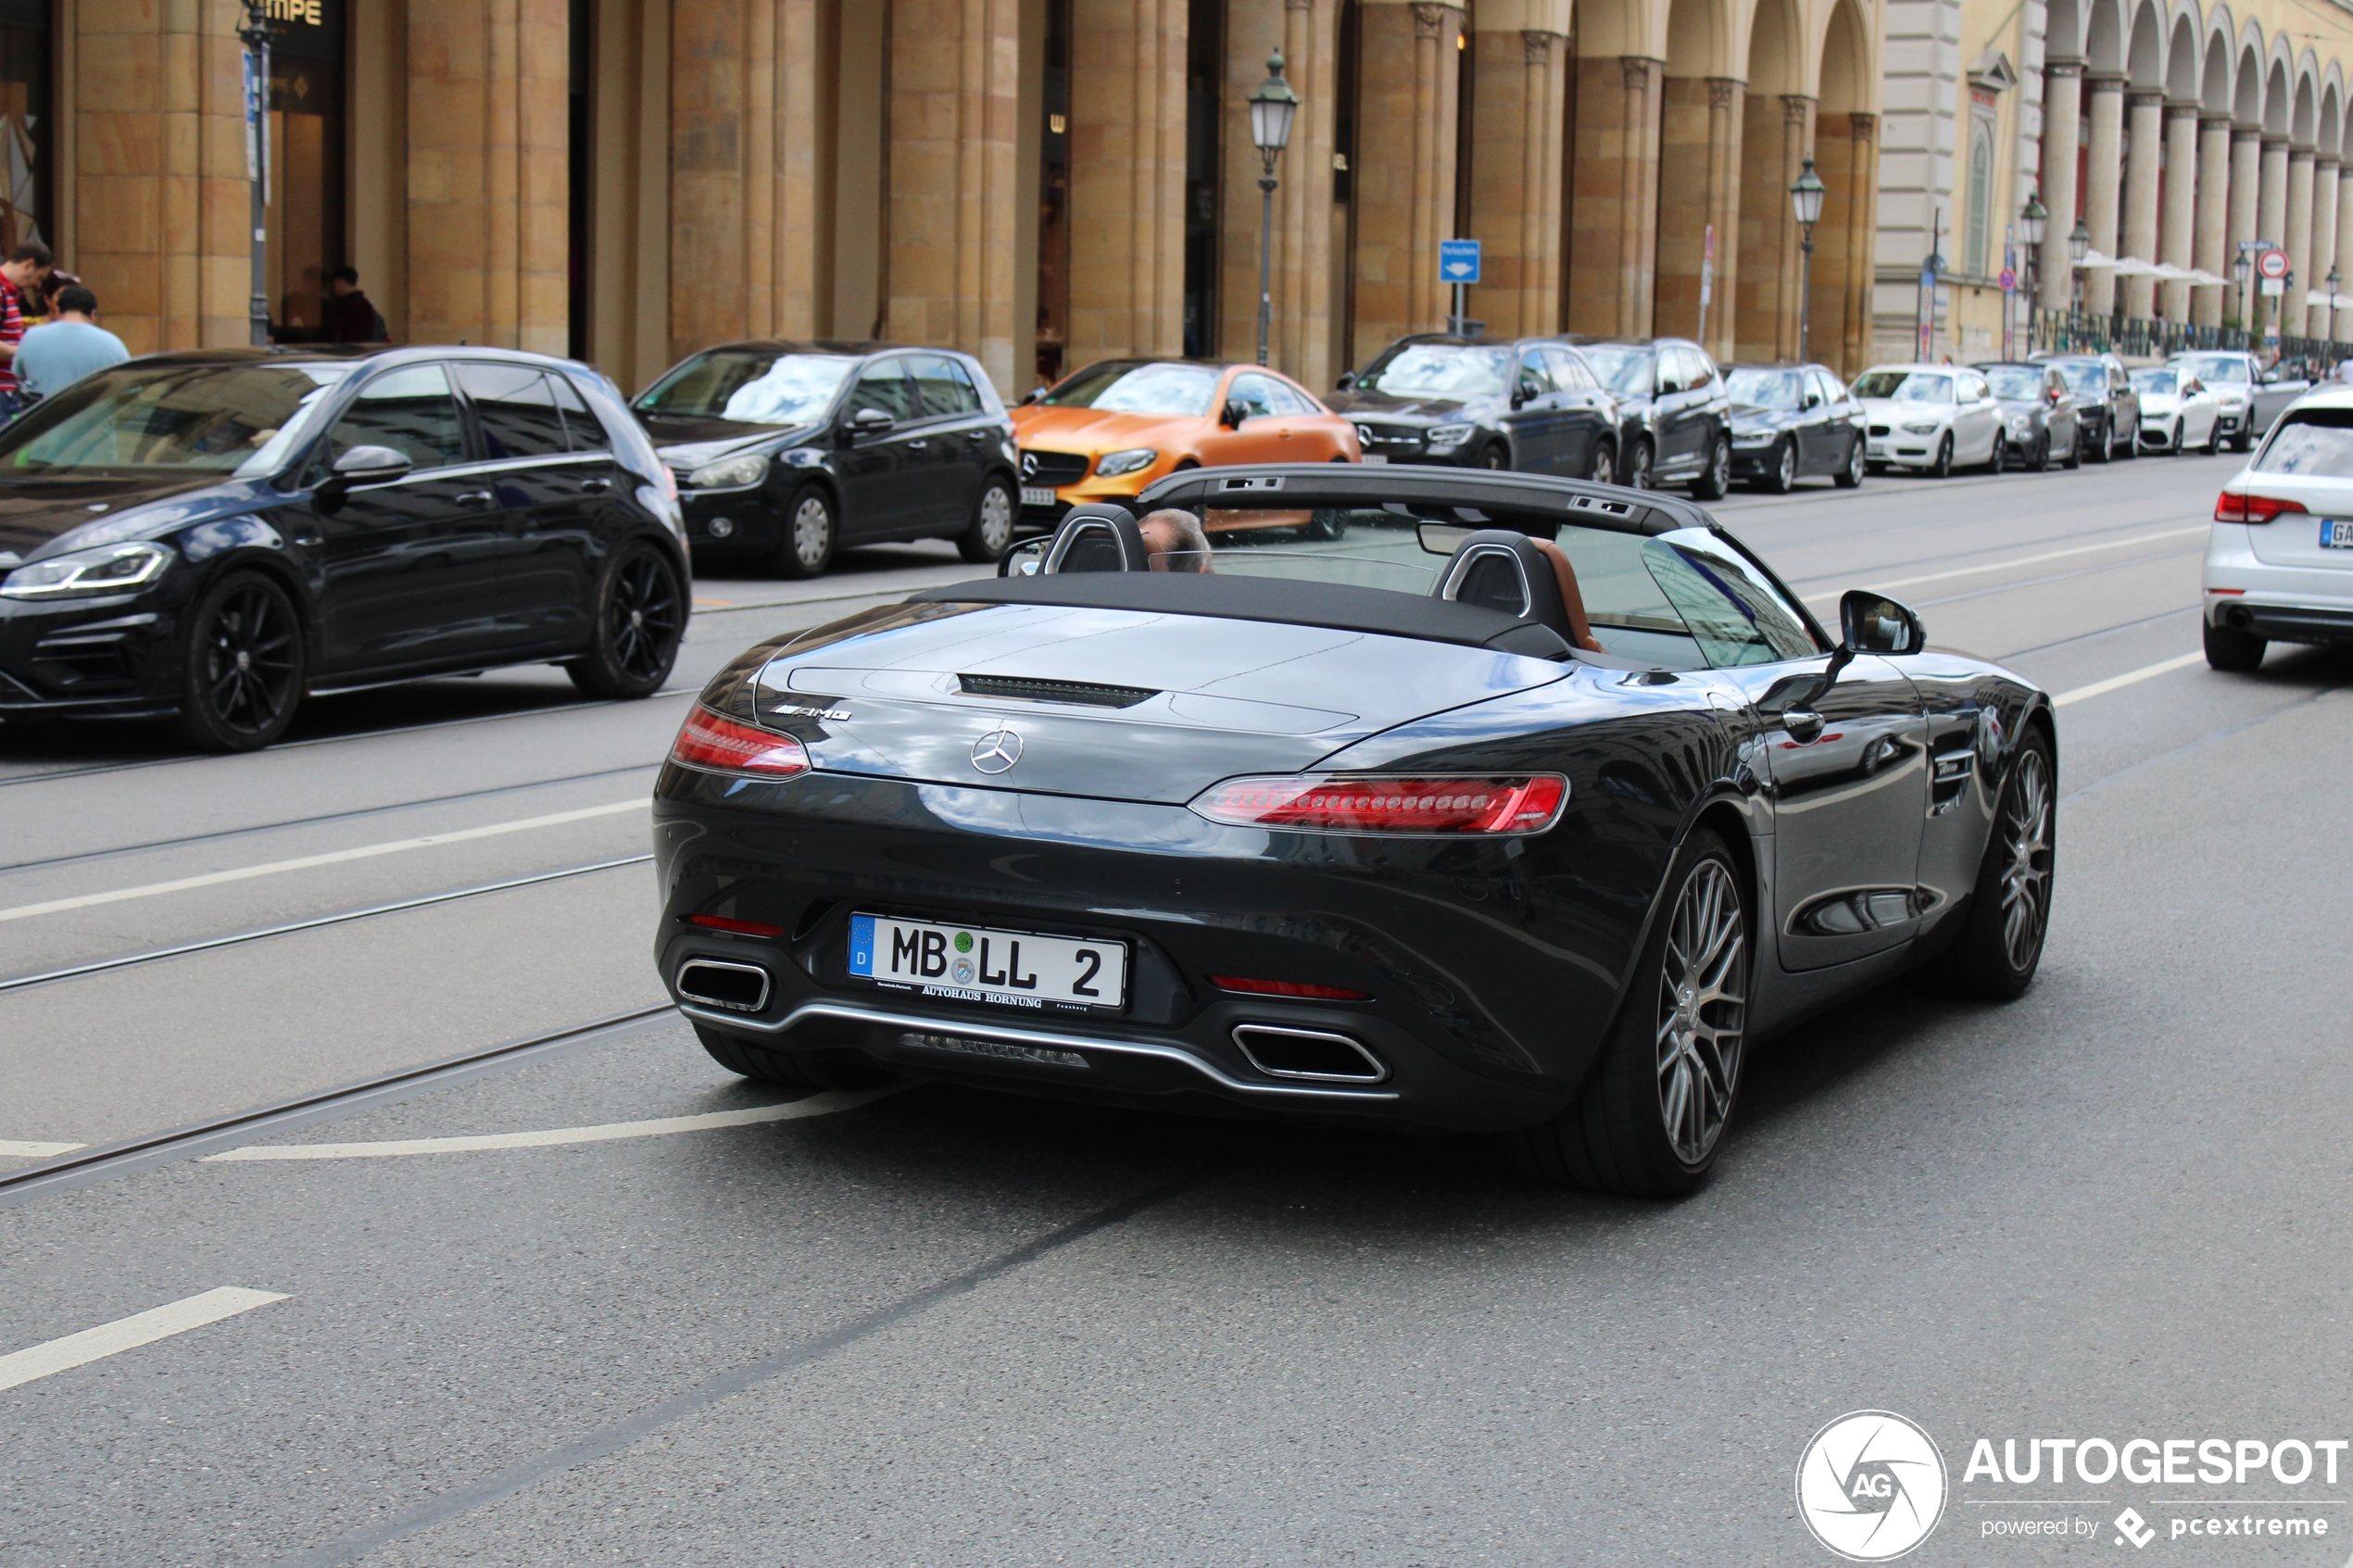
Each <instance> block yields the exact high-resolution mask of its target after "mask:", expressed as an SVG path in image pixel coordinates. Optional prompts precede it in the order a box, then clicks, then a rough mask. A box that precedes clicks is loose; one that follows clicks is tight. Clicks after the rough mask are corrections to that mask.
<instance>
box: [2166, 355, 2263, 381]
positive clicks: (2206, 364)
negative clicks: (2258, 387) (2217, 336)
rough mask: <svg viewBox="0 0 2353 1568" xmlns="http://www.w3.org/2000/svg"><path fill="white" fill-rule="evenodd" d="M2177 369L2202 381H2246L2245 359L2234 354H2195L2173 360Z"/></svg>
mask: <svg viewBox="0 0 2353 1568" xmlns="http://www.w3.org/2000/svg"><path fill="white" fill-rule="evenodd" d="M2173 364H2174V368H2175V369H2177V370H2187V371H2188V372H2189V373H2190V374H2192V375H2194V376H2196V378H2197V379H2198V380H2200V381H2202V382H2208V383H2213V382H2218V381H2234V382H2237V383H2240V384H2241V385H2242V386H2243V385H2245V384H2246V380H2247V374H2246V360H2244V359H2242V358H2239V357H2238V356H2237V355H2235V354H2197V355H2191V356H2188V357H2186V358H2180V359H2176V360H2174V361H2173Z"/></svg>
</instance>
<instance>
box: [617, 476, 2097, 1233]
mask: <svg viewBox="0 0 2353 1568" xmlns="http://www.w3.org/2000/svg"><path fill="white" fill-rule="evenodd" d="M1139 505H1140V506H1142V507H1145V508H1176V509H1179V510H1183V511H1187V512H1189V513H1192V514H1193V515H1194V516H1195V517H1196V518H1197V519H1198V520H1199V521H1201V523H1202V531H1203V533H1204V534H1205V536H1206V539H1207V541H1208V542H1209V543H1210V544H1211V546H1213V547H1212V548H1211V549H1210V550H1209V551H1207V552H1205V553H1203V554H1198V555H1193V556H1189V557H1187V556H1180V555H1167V556H1159V557H1154V556H1152V555H1150V554H1148V553H1147V547H1146V545H1145V542H1144V539H1143V537H1142V535H1141V533H1139V529H1138V527H1137V524H1136V521H1134V520H1133V518H1131V516H1130V514H1129V513H1128V512H1127V511H1126V510H1124V509H1122V508H1119V507H1117V506H1113V505H1110V504H1102V503H1098V504H1092V505H1088V506H1082V507H1079V508H1075V509H1074V510H1073V511H1072V512H1071V514H1070V515H1069V516H1068V517H1066V518H1065V519H1064V520H1063V522H1062V524H1061V525H1060V527H1059V528H1058V529H1057V530H1056V531H1055V533H1053V534H1052V535H1051V538H1048V539H1041V540H1037V541H1033V542H1031V543H1030V544H1027V545H1025V546H1022V547H1021V548H1019V549H1017V550H1015V551H1014V552H1013V554H1012V555H1011V556H1010V557H1008V558H1007V559H1006V562H1005V563H1004V575H1002V576H1001V577H1000V578H999V579H998V580H996V581H993V582H991V581H982V582H975V583H959V584H956V585H954V586H951V587H946V588H937V589H932V590H929V591H926V592H925V593H921V594H917V595H915V596H913V597H912V598H911V599H909V600H908V601H906V602H905V603H903V604H900V605H895V606H889V607H885V608H878V609H875V610H870V611H868V612H866V613H863V614H861V615H856V616H852V617H850V618H849V619H847V620H844V621H836V622H834V623H833V624H831V625H829V626H824V627H822V628H819V629H817V630H814V631H808V632H800V633H792V634H790V635H786V636H779V637H777V638H774V639H773V640H771V641H769V642H765V643H762V644H760V645H759V646H755V647H753V648H751V649H749V651H748V652H746V653H745V654H744V655H743V656H742V657H741V658H739V659H736V661H735V663H734V664H733V665H731V666H730V667H729V668H728V669H727V670H726V671H724V672H723V673H722V674H721V675H720V676H718V677H717V678H716V679H715V680H713V681H712V682H711V684H710V685H709V686H708V687H707V688H706V689H705V690H704V692H703V694H702V698H701V701H700V703H699V705H698V707H697V708H696V709H695V710H694V711H693V713H692V714H691V716H690V717H689V718H688V719H687V721H686V724H685V726H684V727H683V728H682V729H681V731H680V733H679V735H678V739H677V743H676V746H675V747H674V748H673V752H672V754H671V758H670V760H669V763H668V765H667V766H666V767H665V768H664V769H663V771H662V773H661V779H660V781H659V783H658V784H657V786H656V791H655V800H654V840H655V847H656V854H657V859H658V862H659V865H660V868H661V887H662V897H663V910H662V916H661V926H660V931H659V934H658V935H657V937H656V941H655V954H656V959H657V961H658V963H659V964H660V966H661V974H662V977H663V979H664V980H665V981H666V982H667V983H668V985H670V987H671V990H672V992H673V995H674V996H675V997H677V999H678V1002H679V1004H680V1007H681V1010H683V1011H684V1012H685V1013H686V1016H687V1017H689V1018H690V1019H692V1020H693V1021H694V1023H695V1025H696V1028H697V1030H698V1034H699V1035H701V1038H702V1041H703V1044H704V1045H705V1047H707V1048H708V1049H709V1050H710V1051H711V1055H712V1056H713V1057H715V1058H716V1059H717V1060H719V1061H721V1062H723V1063H724V1064H725V1065H726V1066H728V1067H729V1068H731V1069H733V1070H734V1071H736V1072H738V1073H745V1074H747V1075H749V1076H751V1077H755V1078H761V1079H764V1080H768V1081H770V1082H774V1083H779V1084H786V1085H800V1086H804V1087H806V1086H835V1087H849V1086H853V1085H858V1084H861V1083H871V1082H875V1081H877V1080H878V1079H879V1077H880V1076H881V1075H882V1074H884V1073H904V1074H910V1075H914V1076H918V1077H924V1078H937V1079H953V1080H961V1081H964V1082H968V1083H973V1084H982V1085H991V1086H995V1087H999V1088H1013V1089H1022V1090H1029V1091H1034V1092H1038V1093H1044V1094H1053V1095H1062V1096H1072V1097H1081V1098H1098V1099H1101V1100H1107V1101H1114V1102H1121V1103H1126V1104H1147V1105H1149V1104H1159V1105H1164V1106H1170V1107H1176V1106H1184V1105H1190V1106H1195V1107H1199V1106H1204V1105H1208V1106H1216V1107H1221V1108H1224V1109H1226V1110H1259V1111H1263V1112H1271V1113H1277V1114H1287V1115H1297V1116H1313V1117H1320V1118H1327V1119H1353V1120H1355V1121H1359V1122H1366V1123H1387V1124H1391V1125H1406V1126H1414V1127H1420V1128H1425V1129H1452V1130H1474V1131H1485V1132H1492V1133H1498V1134H1502V1135H1504V1136H1505V1138H1506V1139H1507V1141H1508V1145H1509V1147H1510V1148H1511V1149H1512V1150H1513V1152H1514V1155H1515V1158H1516V1161H1517V1162H1518V1164H1519V1165H1520V1166H1521V1168H1522V1169H1523V1170H1525V1171H1527V1172H1528V1173H1530V1174H1532V1175H1535V1176H1537V1177H1540V1178H1542V1179H1548V1180H1553V1181H1558V1182H1563V1183H1571V1184H1576V1185H1585V1186H1591V1187H1597V1188H1602V1189H1605V1190H1612V1191H1617V1192H1625V1193H1636V1194H1653V1195H1666V1194H1672V1193H1678V1192H1682V1191H1687V1190H1689V1189H1691V1188H1692V1187H1693V1186H1695V1185H1698V1184H1699V1183H1700V1182H1701V1181H1702V1180H1703V1179H1704V1178H1705V1175H1706V1173H1707V1171H1708V1169H1709V1167H1710V1165H1711V1163H1712V1162H1713V1161H1714V1160H1715V1158H1716V1155H1717V1152H1718V1148H1720V1147H1721V1140H1722V1136H1723V1133H1724V1128H1725V1126H1726V1123H1727V1122H1728V1120H1729V1119H1730V1116H1731V1115H1732V1113H1733V1110H1734V1107H1735V1105H1736V1103H1737V1101H1738V1098H1739V1093H1740V1086H1741V1076H1742V1068H1743V1062H1744V1061H1745V1060H1746V1056H1747V1052H1748V1049H1749V1047H1750V1046H1751V1045H1752V1044H1754V1042H1755V1041H1756V1040H1757V1039H1758V1038H1759V1037H1760V1036H1762V1035H1767V1034H1768V1033H1770V1032H1773V1031H1775V1030H1779V1029H1783V1028H1786V1027H1787V1026H1788V1025H1789V1024H1790V1023H1791V1022H1793V1021H1794V1020H1796V1019H1798V1018H1800V1017H1801V1016H1803V1015H1805V1014H1806V1013H1807V1012H1809V1011H1812V1010H1817V1009H1819V1008H1821V1007H1823V1006H1825V1005H1827V1004H1829V1003H1831V1002H1832V1001H1835V1000H1837V999H1839V998H1842V997H1849V996H1852V995H1854V994H1855V993H1856V992H1857V991H1858V990H1861V989H1863V988H1865V987H1868V986H1869V985H1874V984H1876V983H1878V982H1880V981H1881V980H1883V979H1885V978H1887V977H1888V976H1890V975H1893V974H1894V973H1896V972H1899V971H1902V970H1906V969H1908V968H1912V967H1914V966H1916V965H1921V964H1932V965H1933V966H1934V967H1935V968H1936V969H1937V970H1938V971H1939V972H1940V973H1941V975H1942V977H1943V978H1944V980H1945V981H1946V982H1947V983H1948V984H1950V985H1954V986H1956V987H1957V988H1960V989H1964V990H1967V991H1970V992H1974V993H1976V994H1980V995H1987V996H1994V997H2012V996H2016V995H2018V994H2019V993H2020V992H2022V991H2023V990H2024V989H2025V988H2026V987H2027V985H2029V984H2030V983H2031V982H2032V978H2033V975H2034V972H2035V967H2036V965H2037V963H2038V961H2039V960H2040V958H2041V954H2042V947H2043V940H2044V933H2045V922H2046V916H2047V911H2048V909H2049V897H2050V878H2051V872H2052V855H2053V847H2054V839H2053V832H2052V827H2053V824H2052V807H2053V801H2054V799H2055V797H2056V784H2057V733H2056V729H2055V725H2054V721H2053V716H2052V711H2051V708H2050V703H2049V700H2048V698H2047V697H2046V696H2045V694H2044V693H2043V692H2041V691H2040V690H2038V689H2037V688H2036V687H2034V686H2033V685H2032V684H2029V683H2027V682H2025V681H2023V680H2020V679H2019V678H2018V677H2016V676H2014V675H2011V674H2009V673H2007V672H2006V671H2002V670H2000V669H1998V668H1996V667H1994V666H1993V665H1990V664H1986V663H1984V662H1982V661H1980V660H1977V659H1968V658H1964V657H1961V656H1959V655H1956V654H1950V653H1943V652H1935V651H1931V650H1929V649H1928V648H1927V647H1926V646H1924V643H1923V641H1922V635H1921V629H1920V623H1919V618H1918V617H1917V616H1915V615H1914V614H1913V613H1912V612H1911V611H1909V610H1908V609H1906V608H1904V607H1903V606H1901V605H1899V604H1897V603H1895V602H1894V601H1893V600H1890V599H1887V598H1885V597H1883V596H1879V595H1876V594H1869V593H1861V592H1856V593H1850V594H1848V595H1847V596H1845V599H1844V602H1843V606H1842V615H1841V630H1842V634H1841V636H1840V637H1838V638H1836V639H1833V638H1832V637H1831V636H1830V635H1828V634H1827V633H1824V631H1823V630H1822V629H1821V628H1820V627H1818V625H1817V624H1816V623H1815V621H1814V620H1813V618H1812V617H1811V616H1810V615H1809V614H1808V613H1807V612H1806V608H1805V605H1804V602H1803V601H1802V600H1800V599H1798V598H1797V597H1795V596H1793V595H1792V594H1790V593H1789V591H1788V590H1787V589H1786V588H1784V587H1783V586H1782V585H1781V583H1780V582H1778V581H1777V580H1776V579H1775V578H1774V576H1773V574H1772V573H1771V572H1770V571H1768V570H1767V569H1766V568H1765V567H1764V565H1763V564H1762V563H1761V562H1760V561H1759V560H1758V559H1757V558H1755V556H1754V555H1753V554H1751V553H1750V552H1749V551H1748V550H1747V549H1745V548H1744V547H1743V546H1742V545H1741V544H1740V542H1739V541H1738V540H1736V539H1734V538H1733V537H1732V536H1731V535H1730V533H1727V532H1726V531H1725V530H1723V529H1722V528H1720V527H1718V525H1717V524H1716V523H1715V521H1713V520H1712V519H1711V518H1710V517H1709V516H1708V515H1707V513H1706V512H1705V510H1704V509H1702V508H1699V507H1696V506H1694V505H1692V504H1690V503H1688V502H1685V501H1682V500H1680V499H1679V498H1671V497H1667V496H1665V495H1659V494H1657V493H1655V492H1638V491H1632V490H1626V489H1620V488H1617V487H1613V486H1607V485H1596V484H1590V483H1580V482H1576V481H1568V480H1558V479H1552V478H1547V477H1541V476H1536V475H1529V474H1518V473H1483V472H1475V471H1458V470H1441V469H1415V470H1401V469H1397V468H1393V467H1392V468H1388V469H1374V470H1366V469H1363V468H1359V467H1356V466H1354V465H1333V466H1323V465H1312V466H1311V465H1295V466H1284V467H1265V468H1250V469H1232V468H1227V469H1204V470H1188V471H1185V472H1182V473H1178V474H1175V475H1172V476H1170V477H1168V478H1166V479H1164V480H1163V481H1161V482H1160V483H1156V484H1154V485H1153V486H1151V489H1149V490H1148V491H1146V492H1145V493H1144V494H1143V495H1142V496H1141V497H1139ZM1277 505H1278V506H1280V507H1283V508H1293V509H1297V510H1299V511H1301V512H1302V513H1304V514H1306V515H1307V518H1308V521H1305V522H1303V523H1302V525H1301V526H1299V527H1298V528H1296V529H1294V530H1290V531H1288V532H1286V531H1280V530H1272V529H1254V530H1250V531H1243V532H1221V531H1219V530H1218V528H1217V523H1218V521H1219V514H1220V513H1221V512H1223V511H1226V510H1227V509H1231V508H1239V509H1245V510H1264V509H1265V508H1269V507H1270V506H1277Z"/></svg>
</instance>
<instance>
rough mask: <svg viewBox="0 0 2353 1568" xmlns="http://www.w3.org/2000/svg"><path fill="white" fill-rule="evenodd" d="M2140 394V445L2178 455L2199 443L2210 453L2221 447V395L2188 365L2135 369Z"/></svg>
mask: <svg viewBox="0 0 2353 1568" xmlns="http://www.w3.org/2000/svg"><path fill="white" fill-rule="evenodd" d="M2132 379H2133V389H2134V390H2135V391H2137V392H2138V393H2140V395H2141V445H2144V446H2145V447H2147V448H2149V450H2151V451H2153V452H2171V454H2173V456H2175V457H2177V458H2178V457H2180V456H2181V455H2182V454H2183V453H2184V452H2186V451H2188V450H2189V449H2190V448H2191V447H2193V446H2196V447H2197V448H2199V449H2200V450H2201V451H2204V452H2205V453H2207V454H2208V456H2211V455H2212V454H2214V453H2216V452H2220V451H2221V449H2222V398H2221V394H2219V393H2217V392H2216V391H2215V390H2214V389H2213V388H2212V387H2210V386H2208V385H2207V384H2206V383H2204V382H2202V381H2200V380H2198V379H2197V376H2196V373H2195V372H2193V371H2191V370H2188V369H2187V368H2186V367H2176V366H2172V365H2166V366H2161V367H2152V368H2150V369H2147V370H2134V371H2133V372H2132Z"/></svg>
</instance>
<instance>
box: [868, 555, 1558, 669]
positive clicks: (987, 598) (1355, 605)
mask: <svg viewBox="0 0 2353 1568" xmlns="http://www.w3.org/2000/svg"><path fill="white" fill-rule="evenodd" d="M907 602H908V603H910V604H1013V605H1064V606H1070V607H1073V608H1086V609H1132V610H1141V611H1144V612H1147V613H1150V614H1157V615H1203V616H1214V617H1218V618H1220V619H1223V620H1227V621H1274V622H1276V623H1277V624H1279V625H1285V626H1322V627H1327V628H1329V629H1331V630H1333V631H1336V632H1369V633H1375V634H1377V635H1379V636H1385V637H1414V638H1418V639H1419V640H1421V641H1423V642H1426V643H1453V644H1454V645H1456V646H1460V647H1473V648H1481V647H1484V648H1495V649H1498V650H1501V651H1503V652H1505V653H1516V654H1524V655H1526V656H1528V657H1529V658H1531V659H1566V658H1567V657H1568V653H1569V649H1568V645H1567V643H1566V642H1564V641H1562V639H1561V637H1560V635H1559V633H1555V632H1554V631H1553V630H1552V629H1551V628H1550V627H1547V626H1540V625H1537V624H1535V623H1533V622H1531V621H1521V620H1518V619H1516V618H1515V617H1513V616H1509V615H1505V614H1504V613H1503V612H1502V611H1501V610H1493V609H1482V608H1479V607H1478V606H1477V605H1466V604H1458V603H1456V602H1455V601H1453V600H1452V599H1433V598H1425V597H1423V596H1420V595H1417V594H1397V593H1391V592H1389V591H1388V590H1386V589H1382V588H1356V587H1350V586H1348V585H1346V584H1343V583H1302V582H1297V581H1293V580H1290V579H1287V578H1279V577H1239V576H1236V577H1226V576H1217V575H1214V574H1204V573H1196V572H1178V571H1072V572H1056V573H1054V574H1053V575H1051V576H1045V577H1000V578H995V579H991V580H986V581H982V582H978V583H952V584H950V585H949V586H948V587H944V588H926V589H925V590H924V591H923V592H922V593H920V594H915V595H912V596H910V597H909V599H908V601H907Z"/></svg>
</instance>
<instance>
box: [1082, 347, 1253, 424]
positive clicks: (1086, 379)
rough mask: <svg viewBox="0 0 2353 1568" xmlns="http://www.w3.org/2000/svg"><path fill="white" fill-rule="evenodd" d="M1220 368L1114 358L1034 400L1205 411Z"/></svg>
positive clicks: (1112, 410) (1128, 410)
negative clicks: (1144, 363)
mask: <svg viewBox="0 0 2353 1568" xmlns="http://www.w3.org/2000/svg"><path fill="white" fill-rule="evenodd" d="M1224 373H1225V372H1224V371H1222V370H1217V369H1216V368H1214V366H1209V365H1166V364H1163V365H1139V364H1137V363H1136V362H1135V361H1134V360H1132V359H1114V360H1113V361H1111V362H1109V363H1107V364H1102V365H1089V366H1088V367H1087V368H1086V369H1085V370H1081V371H1079V372H1078V373H1077V374H1076V375H1075V376H1073V377H1071V378H1070V379H1069V380H1068V381H1065V382H1063V383H1062V384H1061V385H1060V386H1058V387H1056V388H1054V390H1053V391H1051V392H1050V393H1048V394H1046V395H1045V396H1043V397H1041V398H1039V399H1038V402H1040V403H1044V404H1047V405H1049V406H1051V407H1052V408H1100V409H1101V410H1102V411H1103V412H1104V413H1107V414H1189V415H1193V416H1196V417H1198V416H1200V415H1202V414H1206V413H1208V412H1209V411H1210V409H1211V408H1214V406H1215V400H1216V397H1217V383H1218V380H1219V378H1220V377H1221V376H1223V375H1224Z"/></svg>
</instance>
